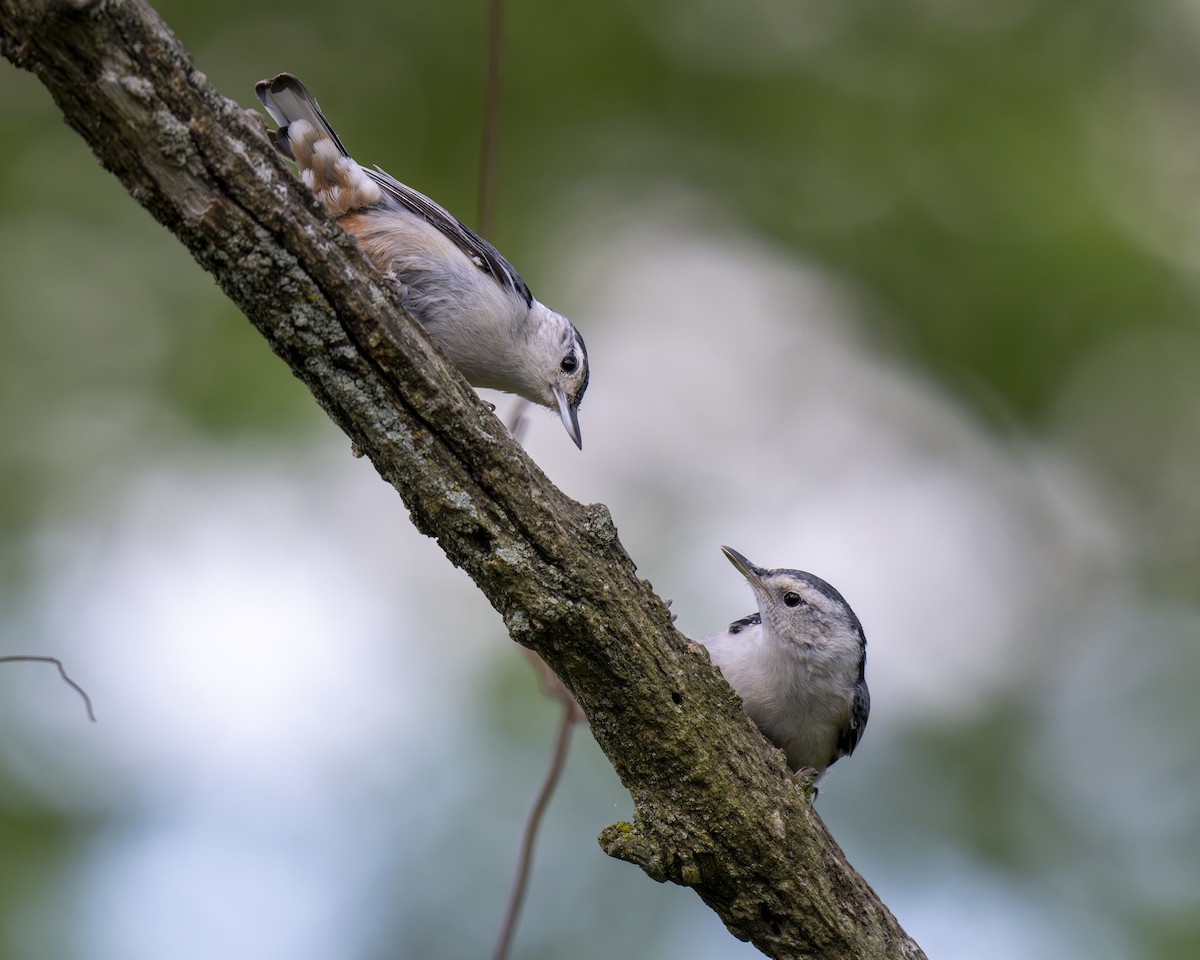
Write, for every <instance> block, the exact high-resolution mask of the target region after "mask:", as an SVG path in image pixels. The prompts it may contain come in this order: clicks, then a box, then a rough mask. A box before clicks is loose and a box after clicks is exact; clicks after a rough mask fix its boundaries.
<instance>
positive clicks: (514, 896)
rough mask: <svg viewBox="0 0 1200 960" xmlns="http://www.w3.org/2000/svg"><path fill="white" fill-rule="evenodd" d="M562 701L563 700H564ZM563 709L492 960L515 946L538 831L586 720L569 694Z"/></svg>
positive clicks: (522, 840) (528, 823) (499, 959)
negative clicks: (578, 726)
mask: <svg viewBox="0 0 1200 960" xmlns="http://www.w3.org/2000/svg"><path fill="white" fill-rule="evenodd" d="M560 699H561V698H560ZM561 703H562V705H563V712H562V719H560V720H559V722H558V738H557V739H556V740H555V743H554V756H553V757H552V758H551V760H550V768H549V769H548V770H547V771H546V777H545V779H544V780H543V781H542V785H541V787H540V788H539V789H538V792H537V796H536V797H535V798H534V801H533V807H532V808H531V809H530V811H529V817H528V819H527V820H526V821H525V833H524V836H522V838H521V853H520V856H519V857H518V858H517V873H516V876H514V877H513V883H512V889H511V890H510V891H509V894H508V909H507V910H505V913H504V926H503V927H501V929H500V936H499V938H498V939H497V940H496V949H495V950H494V951H492V960H505V958H506V957H507V956H508V948H509V947H510V946H511V945H512V938H513V934H514V933H515V932H516V929H517V918H518V917H519V916H520V915H521V903H522V901H523V900H524V899H525V888H526V886H527V885H528V881H529V867H530V865H531V864H532V862H533V846H534V843H535V842H536V841H537V834H538V829H539V827H540V826H541V822H542V815H543V814H544V813H545V812H546V807H547V806H548V805H549V803H550V798H551V797H552V796H553V795H554V789H555V787H557V786H558V778H559V777H560V776H561V775H562V771H563V767H565V766H566V763H567V750H568V749H569V748H570V746H571V728H572V727H574V726H575V723H576V721H577V719H578V718H579V717H580V716H582V714H581V712H580V710H579V707H578V705H577V704H576V703H575V700H574V698H571V696H570V694H567V699H561Z"/></svg>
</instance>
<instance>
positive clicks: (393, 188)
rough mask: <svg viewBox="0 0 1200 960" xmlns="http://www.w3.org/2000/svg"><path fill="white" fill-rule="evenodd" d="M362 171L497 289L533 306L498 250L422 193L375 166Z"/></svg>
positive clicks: (531, 295)
mask: <svg viewBox="0 0 1200 960" xmlns="http://www.w3.org/2000/svg"><path fill="white" fill-rule="evenodd" d="M363 171H364V172H365V173H366V174H367V176H368V177H370V178H371V179H372V180H374V181H375V182H376V183H377V184H379V187H380V189H382V190H383V192H384V193H386V194H387V195H388V196H389V197H391V198H392V199H393V200H395V201H396V202H397V203H399V204H400V205H401V206H403V207H404V208H405V209H407V210H410V211H412V212H413V213H415V214H416V215H417V216H418V217H421V218H422V219H424V220H425V222H426V223H428V224H429V225H430V226H432V227H433V228H434V229H435V230H437V231H438V232H439V233H441V234H442V235H443V236H445V237H447V238H448V239H449V240H450V241H451V242H453V243H454V245H455V246H456V247H458V249H460V250H461V251H462V252H463V253H465V254H466V255H467V256H468V257H470V258H471V260H472V261H474V263H475V265H476V266H477V267H479V269H480V270H482V271H483V272H484V273H486V274H489V275H490V276H491V277H492V278H493V279H494V280H495V281H496V282H497V283H498V284H500V286H502V287H504V288H505V289H506V290H511V291H512V292H513V293H515V294H516V295H517V296H519V297H520V298H521V299H523V300H524V301H525V305H526V306H532V305H533V294H532V293H530V292H529V287H527V286H526V285H525V281H524V280H522V279H521V277H520V275H519V274H518V273H517V271H516V270H515V269H513V266H512V264H510V263H509V262H508V261H507V260H505V259H504V257H502V256H501V255H500V251H499V250H497V249H496V248H495V247H493V246H492V245H491V244H490V243H488V242H487V241H486V240H484V239H483V237H481V236H480V235H479V234H477V233H476V232H475V231H474V230H472V229H471V228H470V227H468V226H467V225H466V224H465V223H463V222H462V221H461V220H459V219H458V218H457V217H455V216H454V215H453V214H451V213H450V212H449V211H448V210H446V208H445V207H442V206H441V205H439V204H437V203H434V202H433V201H432V200H430V199H429V198H428V197H427V196H425V194H423V193H418V192H417V191H416V190H414V189H412V187H406V186H405V185H404V184H402V183H401V182H400V181H399V180H397V179H396V178H395V177H393V176H391V175H390V174H388V173H385V172H384V171H382V170H380V169H379V167H376V168H375V169H374V170H367V168H366V167H363Z"/></svg>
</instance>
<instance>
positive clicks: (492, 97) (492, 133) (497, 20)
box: [477, 0, 504, 238]
mask: <svg viewBox="0 0 1200 960" xmlns="http://www.w3.org/2000/svg"><path fill="white" fill-rule="evenodd" d="M503 52H504V0H488V31H487V82H486V85H485V86H484V94H483V135H482V139H481V143H480V150H479V222H478V224H477V227H478V230H479V233H480V234H481V235H483V236H484V237H488V238H491V237H492V228H493V227H494V226H495V219H496V166H497V164H496V153H497V150H498V149H499V145H500V91H501V82H500V81H501V67H502V66H503V59H502V54H503Z"/></svg>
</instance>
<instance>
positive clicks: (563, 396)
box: [254, 73, 588, 447]
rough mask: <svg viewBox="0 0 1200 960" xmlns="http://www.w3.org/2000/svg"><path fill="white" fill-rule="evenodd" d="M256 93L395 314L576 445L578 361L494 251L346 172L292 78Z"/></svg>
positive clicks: (392, 184) (427, 204) (425, 201)
mask: <svg viewBox="0 0 1200 960" xmlns="http://www.w3.org/2000/svg"><path fill="white" fill-rule="evenodd" d="M254 89H255V92H256V93H257V94H258V99H259V100H261V101H262V103H263V106H264V107H266V108H267V112H268V113H269V114H270V115H271V117H272V118H273V119H274V120H275V122H276V123H278V124H279V130H278V131H276V132H274V133H272V134H271V140H272V142H273V143H274V144H275V146H276V148H277V149H278V150H279V152H280V153H282V154H283V155H284V156H285V157H287V158H288V159H289V160H293V161H295V163H296V165H297V166H298V167H299V168H300V175H301V178H302V179H303V180H304V182H305V183H306V184H307V185H308V186H309V187H310V188H311V189H312V191H313V193H315V194H316V196H317V198H318V199H319V200H320V201H321V202H322V203H324V204H325V206H326V207H328V209H329V212H330V213H332V214H333V215H334V216H335V217H337V219H338V223H340V224H341V225H342V227H343V229H345V230H346V231H347V232H348V233H350V234H352V235H353V236H354V239H355V240H357V241H358V245H359V247H360V248H361V249H362V251H363V253H365V254H366V256H367V257H368V259H370V261H371V262H372V263H373V264H374V265H375V267H376V268H377V269H378V270H379V271H380V272H381V273H382V274H384V275H385V276H386V277H388V278H389V279H391V280H393V281H394V282H395V283H397V284H398V285H399V286H400V288H401V290H402V291H403V294H404V305H405V307H406V308H407V309H408V311H409V312H410V313H411V314H412V315H413V316H414V317H415V318H416V319H417V320H419V321H420V322H421V324H422V325H423V326H424V327H425V329H426V330H427V331H429V336H430V338H431V339H432V340H433V341H434V342H435V343H436V344H437V345H438V346H439V347H441V348H442V350H444V351H445V352H446V356H448V357H449V358H450V360H451V361H452V362H453V363H454V365H455V366H457V367H458V368H459V370H461V371H462V372H463V375H464V376H465V377H466V378H467V380H468V381H470V382H471V383H472V384H473V385H474V386H476V387H491V388H493V389H496V390H504V391H506V392H508V393H515V394H517V395H519V396H522V397H525V398H526V399H527V400H532V401H533V402H534V403H539V404H541V405H542V406H544V407H549V408H550V409H551V410H555V409H557V410H558V413H559V415H560V416H561V417H562V422H563V426H564V427H566V428H567V433H568V434H570V436H571V439H572V440H574V441H575V445H576V446H579V447H582V445H583V444H582V442H581V440H580V435H579V403H580V401H581V400H583V393H584V391H585V390H586V389H587V385H588V357H587V348H586V347H584V345H583V338H582V337H580V336H579V332H578V331H577V330H576V329H575V327H574V326H573V325H572V324H571V321H569V320H568V319H567V318H566V317H564V316H562V315H561V314H558V313H555V312H554V311H553V310H550V309H549V308H548V307H546V306H544V305H543V304H541V303H539V302H538V301H537V300H535V299H534V297H533V294H532V293H530V292H529V287H527V286H526V285H525V282H524V281H523V280H522V279H521V278H520V276H518V275H517V271H516V270H514V269H513V268H512V266H511V265H510V264H509V262H508V261H507V260H505V259H504V257H502V256H500V254H499V252H498V251H497V250H496V248H495V247H493V246H492V245H491V244H490V243H488V242H487V241H486V240H484V239H483V238H482V237H480V236H479V235H478V234H476V233H474V232H473V231H472V230H470V229H469V228H468V227H467V226H465V225H464V224H463V223H462V222H461V221H459V220H458V219H457V218H455V217H453V216H451V215H450V214H449V213H447V212H446V210H444V209H443V208H442V207H440V206H438V205H437V204H436V203H434V202H433V201H432V200H430V199H429V198H428V197H426V196H424V195H423V194H420V193H417V191H416V190H413V189H412V188H411V187H406V186H405V185H404V184H402V183H400V182H399V181H398V180H396V179H394V178H393V177H390V176H388V174H386V173H384V172H383V171H382V170H380V169H379V168H378V167H376V168H375V169H374V170H367V169H366V168H365V167H361V166H359V165H358V164H357V163H355V161H354V160H352V159H351V157H350V155H349V154H348V153H347V152H346V148H345V147H343V146H342V142H341V140H339V139H338V136H337V134H336V133H334V132H333V128H332V127H331V126H330V125H329V121H327V120H326V119H325V117H324V115H323V114H322V113H321V110H320V108H319V107H318V106H317V102H316V101H315V100H314V99H313V98H312V97H311V96H309V94H308V91H307V90H305V89H304V85H303V84H302V83H301V82H300V81H299V80H297V79H296V78H295V77H293V76H292V75H291V74H288V73H281V74H279V76H277V77H276V78H275V79H274V80H263V81H260V82H259V83H258V84H257V85H256V86H255V88H254Z"/></svg>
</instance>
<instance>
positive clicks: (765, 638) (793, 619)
mask: <svg viewBox="0 0 1200 960" xmlns="http://www.w3.org/2000/svg"><path fill="white" fill-rule="evenodd" d="M721 549H722V550H723V551H724V552H725V556H726V557H728V558H729V561H730V563H732V564H733V565H734V566H735V567H737V569H738V571H739V572H740V573H741V574H742V576H743V577H745V578H746V581H747V582H748V583H749V584H750V589H751V590H753V591H754V598H755V600H757V601H758V613H753V614H751V615H750V616H748V617H744V618H742V619H741V620H735V621H734V622H733V623H731V624H730V625H729V629H728V631H726V632H725V633H719V634H716V635H715V636H711V637H703V638H701V639H700V640H699V642H700V643H701V644H703V645H704V647H706V648H707V650H708V655H709V658H710V659H711V660H712V662H713V663H715V664H716V665H717V667H718V668H720V670H721V673H722V675H723V676H724V677H725V679H726V680H727V681H728V682H729V685H730V686H731V687H733V689H734V692H735V693H737V695H738V696H739V697H741V698H742V703H743V704H744V705H745V707H746V712H747V713H749V714H750V718H751V719H752V720H753V721H754V722H755V723H756V724H757V725H758V728H759V729H760V730H762V732H763V733H764V734H765V735H766V737H767V739H768V740H770V741H771V742H772V743H774V744H775V745H776V746H778V747H781V748H782V749H783V752H784V753H785V754H787V762H788V766H789V767H791V768H792V770H794V771H796V770H801V769H804V768H806V767H811V768H812V769H813V770H815V771H816V773H817V775H820V774H821V773H823V772H824V771H825V768H826V767H828V766H829V765H830V764H832V763H834V762H835V761H837V760H838V759H839V758H840V757H845V756H849V755H850V754H851V753H853V752H854V748H855V747H856V746H858V741H859V740H860V739H861V738H862V735H863V730H864V729H866V726H867V716H868V715H869V714H870V712H871V694H870V692H869V691H868V690H867V679H866V672H865V671H866V665H867V638H866V636H865V635H864V634H863V629H862V624H861V623H859V620H858V617H857V616H855V614H854V611H853V610H851V609H850V605H849V604H848V603H846V601H845V599H844V598H843V597H842V595H841V594H840V593H838V592H837V591H836V590H835V589H834V588H833V587H831V586H830V585H829V584H828V583H826V582H825V581H824V580H822V579H821V578H820V577H815V576H813V575H812V574H811V573H805V572H804V571H802V570H764V569H763V568H761V567H756V566H755V565H754V564H752V563H751V562H750V561H749V560H747V559H746V558H745V557H743V556H742V555H741V554H740V553H738V552H737V551H736V550H731V549H730V548H729V547H722V548H721Z"/></svg>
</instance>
